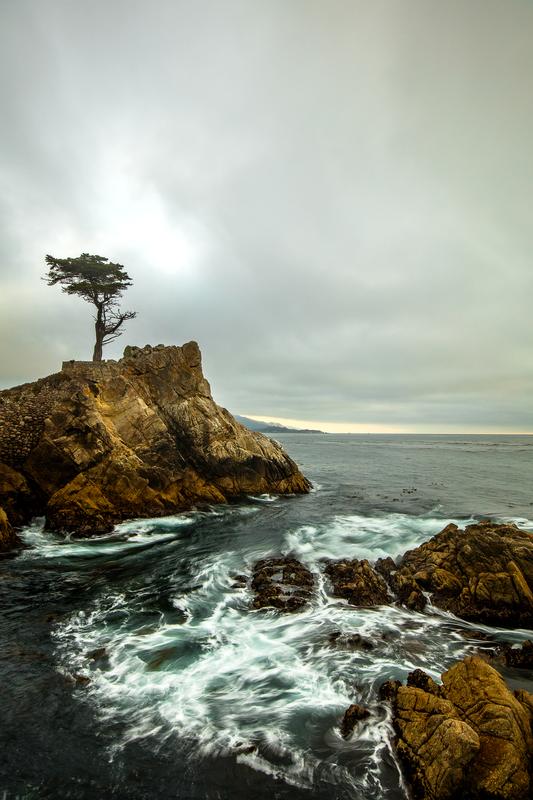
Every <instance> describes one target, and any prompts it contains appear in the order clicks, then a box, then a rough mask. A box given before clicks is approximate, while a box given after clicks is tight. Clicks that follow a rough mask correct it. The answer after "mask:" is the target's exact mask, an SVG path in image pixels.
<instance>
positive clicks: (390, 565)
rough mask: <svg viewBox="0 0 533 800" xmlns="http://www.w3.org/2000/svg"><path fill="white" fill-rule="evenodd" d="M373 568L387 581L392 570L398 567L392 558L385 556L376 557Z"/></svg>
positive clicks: (394, 570)
mask: <svg viewBox="0 0 533 800" xmlns="http://www.w3.org/2000/svg"><path fill="white" fill-rule="evenodd" d="M374 569H375V570H376V572H379V574H380V575H381V577H382V578H384V579H385V580H386V581H387V583H389V581H390V577H391V575H392V574H393V572H396V570H397V569H398V568H397V566H396V562H395V561H394V559H393V558H391V557H390V556H387V558H378V560H377V561H376V563H375V564H374Z"/></svg>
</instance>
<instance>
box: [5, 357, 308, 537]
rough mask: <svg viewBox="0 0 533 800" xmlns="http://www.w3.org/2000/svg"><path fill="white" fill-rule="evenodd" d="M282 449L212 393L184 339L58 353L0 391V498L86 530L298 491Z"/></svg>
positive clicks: (304, 487)
mask: <svg viewBox="0 0 533 800" xmlns="http://www.w3.org/2000/svg"><path fill="white" fill-rule="evenodd" d="M309 487H310V484H309V482H308V481H307V480H306V479H305V478H304V476H303V475H302V474H301V473H300V471H299V470H298V468H297V466H296V464H295V463H294V462H293V461H292V460H291V459H290V458H289V457H288V456H287V455H286V453H285V452H284V451H283V449H282V448H281V447H280V446H279V445H278V444H277V443H275V442H273V441H272V440H270V439H268V438H267V437H265V436H263V435H261V434H258V433H252V432H251V431H249V430H247V429H246V428H244V427H243V426H242V425H240V424H239V423H237V422H236V421H235V420H234V419H233V417H232V416H231V414H229V412H228V411H226V410H225V409H223V408H221V407H220V406H218V405H216V403H215V402H214V401H213V398H212V396H211V390H210V387H209V384H208V382H207V381H206V379H205V378H204V376H203V373H202V367H201V354H200V350H199V348H198V345H197V344H196V343H195V342H189V343H188V344H186V345H184V346H183V347H163V346H162V345H160V346H157V347H155V348H151V347H148V346H147V347H145V348H142V349H140V348H131V347H129V348H126V350H125V354H124V358H122V359H121V360H120V361H116V362H114V361H106V362H101V363H93V362H66V363H65V364H64V365H63V369H62V371H61V372H60V373H57V374H55V375H51V376H49V377H48V378H43V379H42V380H39V381H36V382H35V383H31V384H25V385H23V386H20V387H15V388H14V389H9V390H6V391H3V392H0V504H2V505H4V507H5V509H6V511H7V514H8V516H9V518H10V520H11V521H12V522H13V523H14V524H20V522H21V521H22V520H23V518H24V517H28V516H30V515H31V514H34V513H36V511H39V512H42V513H45V514H46V519H47V525H48V527H50V528H54V529H57V530H71V531H76V532H77V533H79V534H92V533H98V532H104V531H107V530H110V529H111V528H112V526H113V525H114V524H115V523H116V522H118V521H120V520H122V519H125V518H131V517H137V516H139V517H146V516H160V515H164V514H171V513H175V512H177V511H182V510H186V509H190V508H191V507H193V506H194V505H195V504H197V503H223V502H226V501H227V500H228V499H230V498H232V497H236V496H239V495H243V494H258V493H263V492H274V493H280V494H290V493H303V492H307V491H308V490H309Z"/></svg>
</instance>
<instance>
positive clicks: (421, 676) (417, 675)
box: [407, 669, 442, 697]
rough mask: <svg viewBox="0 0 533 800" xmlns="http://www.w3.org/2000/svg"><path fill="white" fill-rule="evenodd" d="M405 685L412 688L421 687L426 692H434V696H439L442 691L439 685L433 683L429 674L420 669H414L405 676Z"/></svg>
mask: <svg viewBox="0 0 533 800" xmlns="http://www.w3.org/2000/svg"><path fill="white" fill-rule="evenodd" d="M407 685H408V686H412V687H413V688H417V689H423V691H424V692H427V693H428V694H434V695H435V697H441V696H442V692H441V688H440V686H439V685H438V684H437V683H435V681H434V680H433V678H432V677H431V675H428V674H427V673H426V672H424V670H422V669H415V670H413V672H410V673H409V675H408V676H407Z"/></svg>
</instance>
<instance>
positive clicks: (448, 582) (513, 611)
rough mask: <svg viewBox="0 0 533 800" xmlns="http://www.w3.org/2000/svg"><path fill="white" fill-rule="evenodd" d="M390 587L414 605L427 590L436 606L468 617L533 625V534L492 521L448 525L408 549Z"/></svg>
mask: <svg viewBox="0 0 533 800" xmlns="http://www.w3.org/2000/svg"><path fill="white" fill-rule="evenodd" d="M392 587H393V589H394V591H396V592H397V594H398V596H399V597H400V599H401V602H405V604H406V605H408V607H410V608H412V607H413V605H412V603H413V602H415V603H416V597H415V595H416V591H421V590H423V591H427V592H429V593H430V594H431V599H432V602H433V603H434V604H435V605H436V606H438V607H439V608H442V609H444V610H446V611H451V612H452V613H454V614H456V615H457V616H459V617H462V618H464V619H468V620H471V621H477V622H481V623H483V624H488V625H497V626H506V627H525V628H531V627H533V534H531V533H527V532H525V531H521V530H519V529H518V528H517V527H516V526H515V525H510V524H509V525H508V524H505V525H499V524H496V523H492V522H490V521H484V522H479V523H476V524H475V525H468V526H467V527H466V528H465V530H464V531H463V530H460V529H459V528H458V527H457V526H456V525H448V526H447V527H446V528H444V530H443V531H441V533H439V534H437V535H436V536H434V537H433V538H432V539H430V540H429V541H428V542H425V543H424V544H422V545H420V547H417V548H416V549H414V550H411V551H409V552H408V553H406V554H405V555H404V557H403V559H402V560H401V562H400V564H399V567H398V571H397V572H396V573H395V574H394V576H393V583H392ZM405 598H407V599H405Z"/></svg>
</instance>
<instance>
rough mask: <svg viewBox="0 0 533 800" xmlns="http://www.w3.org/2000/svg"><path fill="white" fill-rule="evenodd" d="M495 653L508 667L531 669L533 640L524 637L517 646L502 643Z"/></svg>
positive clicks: (532, 665)
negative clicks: (523, 640) (521, 642)
mask: <svg viewBox="0 0 533 800" xmlns="http://www.w3.org/2000/svg"><path fill="white" fill-rule="evenodd" d="M497 655H498V656H501V657H502V658H503V660H504V662H505V664H506V665H507V666H508V667H514V668H515V669H533V642H532V641H531V639H526V641H525V642H523V644H521V645H520V646H519V647H513V646H512V645H510V644H504V645H502V646H501V647H499V648H498V651H497Z"/></svg>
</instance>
